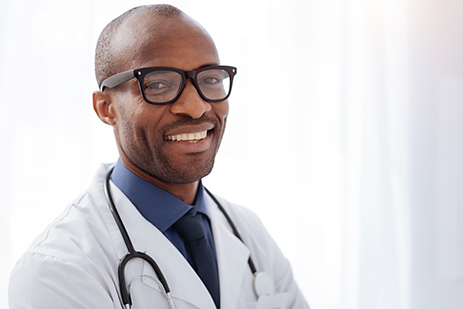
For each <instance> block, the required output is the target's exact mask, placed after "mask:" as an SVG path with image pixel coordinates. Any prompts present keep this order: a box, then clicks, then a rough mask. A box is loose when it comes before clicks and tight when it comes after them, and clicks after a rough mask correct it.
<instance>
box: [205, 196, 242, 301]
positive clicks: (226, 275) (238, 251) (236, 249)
mask: <svg viewBox="0 0 463 309" xmlns="http://www.w3.org/2000/svg"><path fill="white" fill-rule="evenodd" d="M206 201H207V207H208V211H209V214H210V216H211V227H212V234H213V237H214V244H215V248H216V254H217V262H218V268H219V282H220V304H221V309H229V308H236V307H237V302H238V299H239V296H240V291H241V289H242V284H243V278H244V276H245V274H246V271H250V270H249V266H248V259H249V249H248V248H247V247H246V246H245V245H244V244H243V243H242V242H241V240H239V239H238V238H237V237H236V236H235V235H234V234H233V231H232V229H231V227H230V225H229V224H228V222H227V220H226V219H225V217H224V215H223V214H222V212H221V211H220V209H219V208H218V207H217V205H216V204H215V203H214V201H213V200H212V199H211V198H210V197H209V195H207V197H206Z"/></svg>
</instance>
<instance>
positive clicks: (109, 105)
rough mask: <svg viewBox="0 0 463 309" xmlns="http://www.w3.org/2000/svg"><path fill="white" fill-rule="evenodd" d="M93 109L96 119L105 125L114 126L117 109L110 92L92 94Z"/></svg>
mask: <svg viewBox="0 0 463 309" xmlns="http://www.w3.org/2000/svg"><path fill="white" fill-rule="evenodd" d="M93 109H94V110H95V113H96V114H97V116H98V118H100V120H101V121H103V122H104V123H106V124H109V125H111V126H114V125H115V124H116V116H117V107H116V104H115V101H114V96H113V95H112V93H110V92H103V91H95V92H93Z"/></svg>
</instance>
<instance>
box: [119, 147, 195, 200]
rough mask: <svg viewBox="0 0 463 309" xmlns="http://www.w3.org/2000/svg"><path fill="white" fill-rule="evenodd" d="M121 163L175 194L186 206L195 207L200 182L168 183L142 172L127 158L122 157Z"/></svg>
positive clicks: (143, 177) (139, 175)
mask: <svg viewBox="0 0 463 309" xmlns="http://www.w3.org/2000/svg"><path fill="white" fill-rule="evenodd" d="M121 162H122V164H124V166H125V167H126V168H127V169H128V170H129V171H131V172H132V173H134V174H135V175H137V176H138V177H140V178H142V179H144V180H146V181H148V182H150V183H152V184H154V185H155V186H157V187H159V188H161V189H163V190H165V191H167V192H169V193H170V194H173V195H174V196H176V197H178V198H179V199H180V200H182V201H183V202H185V203H186V204H188V205H193V203H194V201H195V198H196V192H197V191H198V185H199V180H197V181H195V182H192V183H186V184H174V183H168V182H165V181H162V180H160V179H158V178H156V177H154V176H152V175H150V174H148V173H146V172H145V171H143V170H141V169H140V168H138V167H137V166H136V165H135V164H133V163H132V162H131V161H130V160H128V159H127V158H126V157H125V156H121Z"/></svg>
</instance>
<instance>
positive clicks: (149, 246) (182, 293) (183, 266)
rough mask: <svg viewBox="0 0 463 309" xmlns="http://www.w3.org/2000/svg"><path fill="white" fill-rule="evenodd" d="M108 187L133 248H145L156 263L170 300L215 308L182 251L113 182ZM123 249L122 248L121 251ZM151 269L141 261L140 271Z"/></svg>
mask: <svg viewBox="0 0 463 309" xmlns="http://www.w3.org/2000/svg"><path fill="white" fill-rule="evenodd" d="M112 188H113V189H112V191H113V198H114V201H115V203H116V205H118V210H119V213H120V215H121V217H122V220H123V222H124V224H125V226H126V228H127V231H128V233H129V235H130V238H131V240H132V243H133V245H134V247H135V250H137V251H141V252H146V253H147V254H148V255H149V256H151V257H152V258H153V259H154V261H155V262H156V263H157V264H158V266H159V267H160V268H161V270H162V272H163V274H164V277H165V278H166V280H167V283H168V284H169V286H170V289H171V296H172V298H173V299H174V302H175V300H176V299H181V300H182V301H185V302H188V303H190V304H192V305H194V306H196V307H198V308H201V309H215V305H214V301H213V299H212V297H211V296H210V294H209V292H208V290H207V289H206V287H205V286H204V284H203V283H202V281H201V279H200V278H199V277H198V275H197V274H196V272H195V271H194V270H193V268H191V266H190V264H189V263H188V262H187V261H186V259H185V258H184V257H183V255H182V254H181V253H180V252H179V251H178V250H177V248H175V246H174V245H172V243H171V242H170V241H169V240H168V239H167V238H166V237H165V236H164V235H163V234H162V233H161V232H160V231H159V230H158V229H157V228H156V227H154V226H153V225H152V224H151V223H149V222H148V221H147V220H146V219H145V218H144V217H143V216H142V215H141V214H140V213H139V212H138V210H137V209H136V208H135V206H133V204H132V203H131V202H130V201H129V200H128V199H127V197H126V196H125V195H124V194H123V193H122V192H121V191H120V190H119V189H118V188H117V187H116V186H112ZM119 237H120V236H119ZM126 253H127V252H126V251H124V252H123V255H125V254H126ZM118 254H120V252H119V251H118ZM151 272H152V270H151V268H150V266H149V265H148V264H147V263H144V264H143V273H144V274H149V275H153V274H151ZM154 288H156V287H154Z"/></svg>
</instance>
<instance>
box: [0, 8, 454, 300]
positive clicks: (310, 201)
mask: <svg viewBox="0 0 463 309" xmlns="http://www.w3.org/2000/svg"><path fill="white" fill-rule="evenodd" d="M166 2H168V3H171V4H174V5H176V6H178V7H179V8H180V9H182V10H183V11H185V12H186V13H188V14H189V15H191V16H192V17H193V18H195V19H196V20H198V21H199V22H200V23H201V24H203V26H204V27H205V28H206V29H208V30H209V32H210V34H211V35H212V37H213V38H214V39H215V41H216V45H217V47H218V50H219V53H220V56H221V60H222V63H223V64H228V65H234V66H237V67H238V75H237V76H236V79H235V84H234V89H233V93H232V96H231V98H230V108H231V110H230V116H229V120H228V127H227V132H226V137H225V139H224V141H223V144H222V148H221V151H220V153H219V155H218V157H217V161H216V166H215V168H214V171H213V173H212V174H211V175H210V176H208V177H207V178H206V179H205V180H204V183H205V184H206V186H208V187H209V188H210V189H211V190H212V191H213V192H215V193H216V194H218V195H221V196H224V197H226V198H227V199H229V200H230V201H233V202H236V203H239V204H242V205H244V206H247V207H249V208H251V209H252V210H254V211H255V212H256V213H257V214H258V215H259V216H260V217H261V218H262V220H263V221H264V223H265V225H266V226H267V228H268V229H269V230H270V232H271V233H272V235H273V236H274V237H275V239H276V240H277V242H278V243H279V245H280V246H281V248H282V250H283V251H284V252H285V254H286V255H287V257H288V258H289V259H290V261H291V263H292V265H293V270H294V273H295V276H296V279H297V281H298V283H299V286H300V288H301V290H302V292H303V293H304V295H305V296H306V298H307V300H308V302H309V304H310V305H311V308H312V309H318V308H328V309H340V308H342V309H348V308H349V309H351V308H352V309H357V308H359V309H372V308H373V309H376V308H377V309H382V308H399V309H401V308H403V309H418V308H419V309H427V308H446V309H453V308H455V309H456V308H462V306H463V264H462V260H463V236H462V235H463V228H462V223H463V222H462V221H463V219H462V218H463V207H462V204H463V193H462V192H463V163H461V158H462V157H463V137H462V136H463V135H462V132H463V107H462V104H463V56H462V55H463V39H462V38H463V18H461V17H462V16H463V1H462V0H440V1H437V0H420V1H418V0H388V1H387V0H350V1H349V0H307V1H302V0H299V1H297V0H286V1H278V0H259V1H258V0H251V1H250V0H248V1H244V0H235V1H212V0H195V1H187V0H184V1H181V0H179V1H166ZM140 4H145V3H142V2H140V1H128V0H124V1H116V0H111V1H110V0H108V1H104V0H98V1H96V0H94V1H91V0H81V1H62V0H44V1H33V0H22V1H12V0H1V2H0V141H1V148H0V149H1V151H0V193H1V196H2V202H1V214H2V215H1V216H0V245H1V248H2V249H1V255H0V256H1V257H0V265H1V267H0V308H2V309H3V308H7V292H6V291H7V285H8V276H9V273H10V271H11V269H12V267H13V265H14V262H15V261H16V260H17V259H18V258H19V257H20V255H21V254H22V253H23V252H24V251H25V250H26V249H27V247H28V245H29V244H30V243H31V242H32V240H33V239H34V237H35V236H36V235H37V234H38V233H39V232H40V231H42V230H43V229H44V228H45V227H46V225H47V224H48V223H49V222H50V221H51V220H52V219H53V218H54V217H55V216H57V215H58V214H59V213H60V212H61V211H62V210H63V209H64V207H65V206H66V205H67V203H69V202H70V201H71V200H72V199H73V198H74V197H75V196H76V195H77V194H79V193H80V192H81V191H82V190H84V189H85V188H86V187H87V186H88V185H89V183H90V181H91V178H92V177H93V174H94V172H95V171H96V169H97V167H98V165H99V164H100V162H112V161H115V160H116V159H117V157H118V155H117V150H116V147H115V142H114V137H113V134H112V130H111V128H110V127H109V126H106V125H104V124H103V123H101V122H100V121H99V120H98V119H97V117H96V115H95V114H94V112H93V109H92V101H91V94H92V91H94V90H96V88H97V85H96V82H95V78H94V74H93V56H94V48H95V44H96V40H97V38H98V35H99V33H100V31H101V30H102V29H103V27H104V26H105V25H106V24H107V23H109V22H110V21H111V20H112V19H113V18H115V17H116V16H118V15H120V14H121V13H123V12H124V11H126V10H128V9H130V8H132V7H134V6H137V5H140Z"/></svg>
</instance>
